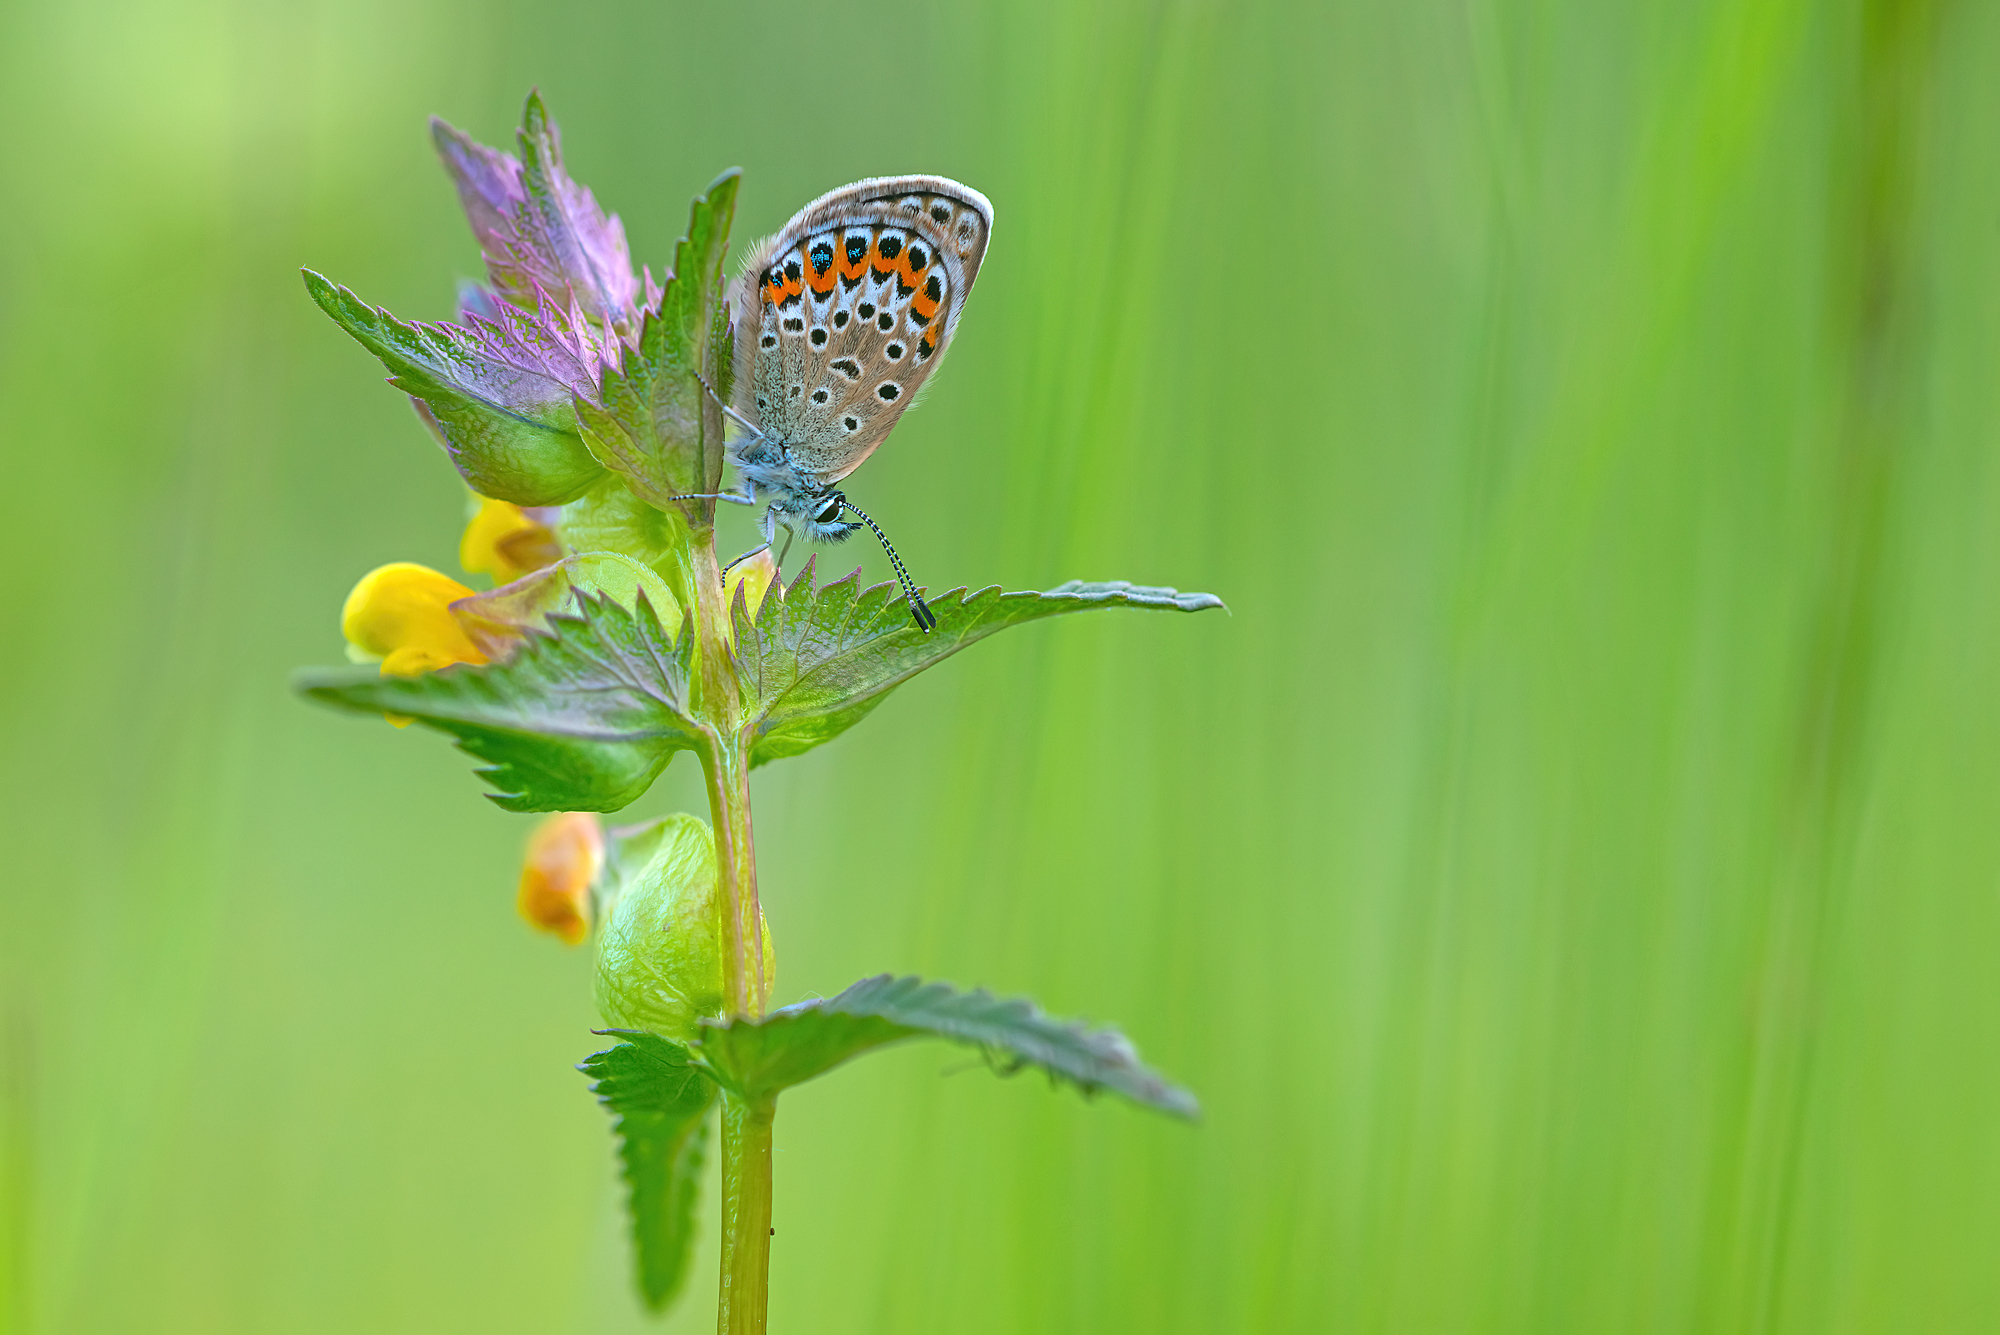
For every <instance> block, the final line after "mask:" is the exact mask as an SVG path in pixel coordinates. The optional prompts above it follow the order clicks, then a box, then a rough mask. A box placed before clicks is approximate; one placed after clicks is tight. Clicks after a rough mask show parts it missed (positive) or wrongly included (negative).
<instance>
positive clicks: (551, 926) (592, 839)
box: [515, 811, 604, 946]
mask: <svg viewBox="0 0 2000 1335" xmlns="http://www.w3.org/2000/svg"><path fill="white" fill-rule="evenodd" d="M603 869H604V829H603V827H602V826H600V825H599V824H598V823H597V817H595V816H593V815H591V814H590V813H589V812H587V811H563V812H558V813H557V814H556V815H553V816H550V817H549V818H548V819H547V820H545V821H543V822H542V823H541V824H539V825H537V826H536V827H535V832H534V833H533V834H531V835H529V836H528V855H527V857H526V859H525V860H524V861H523V862H522V864H521V891H520V894H519V896H518V897H517V898H516V900H515V906H516V907H517V908H519V909H520V911H521V917H522V918H524V919H526V920H527V923H528V925H529V926H530V927H532V928H534V929H535V930H536V931H538V932H547V933H549V934H550V935H551V936H559V937H561V938H562V939H563V941H564V942H565V943H567V944H569V945H572V946H574V945H578V944H580V943H581V942H582V941H583V938H584V937H586V936H588V935H589V934H590V887H591V886H593V885H595V884H596V883H597V876H598V873H599V872H601V871H602V870H603Z"/></svg>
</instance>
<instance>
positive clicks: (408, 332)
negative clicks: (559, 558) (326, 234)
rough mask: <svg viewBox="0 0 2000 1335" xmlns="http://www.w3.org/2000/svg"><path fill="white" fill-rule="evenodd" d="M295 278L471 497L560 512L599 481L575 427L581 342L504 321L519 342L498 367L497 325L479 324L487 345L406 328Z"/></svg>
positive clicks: (463, 335)
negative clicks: (420, 410) (411, 413)
mask: <svg viewBox="0 0 2000 1335" xmlns="http://www.w3.org/2000/svg"><path fill="white" fill-rule="evenodd" d="M302 272H303V273H304V275H305V281H306V290H307V291H308V292H310V293H311V294H312V298H313V300H314V301H315V302H317V303H318V305H319V308H320V309H321V310H323V311H325V312H326V313H327V315H328V316H329V317H331V318H332V320H333V321H334V323H335V324H338V325H339V326H340V327H341V328H342V329H345V330H346V331H347V332H348V333H349V334H350V335H351V336H352V337H353V338H354V340H355V342H357V343H359V344H361V346H362V347H364V348H367V349H368V350H369V351H370V352H372V353H374V354H375V356H376V358H377V359H378V360H380V361H381V363H382V365H383V366H385V367H387V368H388V370H389V371H390V373H391V374H390V381H389V383H391V384H392V385H394V386H395V387H396V388H398V389H400V390H402V391H403V392H404V393H406V394H408V395H409V396H410V397H412V398H413V399H416V400H418V401H419V402H420V403H422V404H423V405H424V406H425V408H426V409H428V413H429V419H430V422H431V423H432V425H433V426H434V428H435V430H436V431H437V433H438V436H439V442H440V443H441V444H442V445H443V446H444V448H445V451H446V453H447V454H449V455H450V456H451V461H452V463H453V464H454V465H455V466H456V467H457V468H458V470H459V472H460V473H461V474H463V475H464V477H465V480H466V481H467V482H468V483H469V484H471V486H472V489H473V490H474V491H477V492H478V493H479V494H480V495H482V496H491V497H494V498H495V499H497V500H503V501H512V502H514V503H515V504H516V505H561V504H563V503H564V502H567V501H572V500H575V499H576V498H577V497H578V496H581V495H583V494H584V493H585V492H586V491H588V490H589V489H590V488H591V487H592V486H593V485H594V484H595V483H596V482H597V481H598V479H600V478H602V477H603V476H604V466H603V465H602V464H600V463H599V462H598V461H597V460H596V459H595V458H593V457H592V456H591V453H590V451H589V449H587V448H586V447H585V445H584V441H583V437H582V436H581V434H579V432H578V430H577V425H576V406H575V405H576V401H577V391H578V390H579V389H589V388H590V386H591V384H592V381H591V373H590V370H589V362H590V361H591V360H594V359H595V357H596V355H597V354H596V353H595V352H594V351H593V350H592V347H591V346H590V345H588V341H587V340H584V339H582V337H581V336H578V337H577V338H575V339H570V340H569V341H570V342H574V343H575V346H573V347H572V346H569V342H566V341H565V340H566V339H567V338H568V334H567V333H565V332H564V331H552V330H550V329H545V328H542V327H540V326H538V325H536V324H535V321H534V320H533V319H532V318H531V317H528V316H526V315H521V314H519V313H510V315H509V319H510V321H511V322H512V323H513V324H517V325H519V326H520V330H519V331H517V332H520V334H521V338H520V339H519V340H516V342H515V343H514V344H513V345H512V346H513V347H514V350H515V354H516V356H515V360H513V361H509V360H504V359H502V358H501V357H500V356H499V355H498V351H499V350H501V349H503V348H504V347H506V346H507V344H506V339H507V338H508V337H509V333H508V330H507V329H505V328H503V327H501V326H499V325H492V324H491V323H490V322H489V324H488V325H487V326H485V329H486V331H487V334H488V335H490V337H486V338H482V336H481V335H480V334H478V333H476V332H474V331H471V330H467V329H461V328H459V327H457V326H456V325H443V324H424V323H410V322H406V321H403V320H399V319H397V318H396V317H395V316H393V315H391V314H389V312H388V311H386V310H384V309H382V308H381V307H379V306H370V305H369V304H368V303H367V302H365V301H363V300H361V298H359V297H357V296H355V295H354V293H352V292H350V291H349V290H347V289H346V288H344V287H340V286H339V285H337V284H335V283H332V282H329V281H328V280H327V279H325V278H324V277H322V276H321V275H319V274H317V273H314V272H313V271H312V270H311V269H306V270H303V271H302ZM570 332H573V331H570ZM528 344H532V345H533V347H532V350H530V349H529V348H528V346H527V345H528ZM558 362H559V363H560V365H557V364H556V363H558ZM522 363H532V364H533V366H534V367H536V368H539V369H530V366H528V365H524V364H522Z"/></svg>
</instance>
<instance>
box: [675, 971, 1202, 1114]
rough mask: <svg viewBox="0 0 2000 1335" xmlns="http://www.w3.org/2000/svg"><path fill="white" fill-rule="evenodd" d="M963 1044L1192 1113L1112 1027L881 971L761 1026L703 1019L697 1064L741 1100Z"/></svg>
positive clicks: (1006, 1062) (1192, 1105) (1182, 1096)
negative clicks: (926, 1045) (869, 1057)
mask: <svg viewBox="0 0 2000 1335" xmlns="http://www.w3.org/2000/svg"><path fill="white" fill-rule="evenodd" d="M926 1037H928V1038H942V1039H948V1040H950V1041H951V1042H954V1043H967V1044H971V1045H973V1046H975V1047H978V1048H981V1049H983V1050H984V1051H985V1052H986V1053H987V1054H988V1055H989V1056H991V1057H994V1058H998V1059H999V1060H1000V1063H1001V1065H1002V1066H1003V1067H1005V1068H1007V1069H1018V1068H1020V1067H1023V1066H1034V1067H1037V1068H1039V1069H1041V1070H1043V1071H1046V1072H1047V1073H1048V1074H1049V1075H1050V1076H1051V1077H1053V1078H1055V1079H1057V1080H1064V1081H1068V1082H1069V1083H1071V1084H1073V1085H1075V1086H1077V1087H1078V1088H1079V1089H1081V1090H1083V1091H1084V1092H1085V1093H1086V1094H1093V1093H1096V1092H1097V1091H1098V1090H1101V1089H1108V1090H1111V1091H1113V1092H1114V1093H1118V1094H1122V1095H1124V1096H1125V1097H1126V1098H1128V1099H1131V1100H1132V1101H1133V1102H1135V1103H1140V1104H1144V1105H1145V1106H1146V1107H1148V1108H1156V1109H1158V1110H1159V1111H1161V1112H1165V1113H1171V1114H1173V1115H1174V1116H1176V1117H1187V1118H1192V1117H1195V1116H1197V1115H1198V1114H1199V1113H1200V1106H1199V1105H1198V1104H1197V1103H1196V1102H1195V1098H1194V1095H1192V1094H1190V1093H1188V1092H1187V1091H1186V1090H1184V1089H1180V1088H1178V1087H1176V1086H1174V1085H1170V1084H1168V1083H1167V1082H1166V1081H1165V1080H1164V1079H1162V1078H1161V1077H1160V1075H1159V1074H1158V1073H1157V1072H1155V1071H1153V1070H1151V1069H1150V1068H1148V1067H1147V1066H1145V1065H1144V1064H1143V1063H1141V1062H1140V1060H1139V1054H1138V1053H1137V1052H1136V1051H1135V1050H1134V1049H1133V1047H1132V1044H1131V1042H1130V1040H1128V1039H1127V1038H1126V1037H1125V1036H1124V1035H1123V1034H1121V1033H1119V1032H1118V1031H1117V1030H1115V1029H1091V1028H1088V1027H1086V1026H1085V1025H1083V1024H1081V1023H1078V1022H1076V1021H1073V1020H1058V1019H1055V1018H1053V1017H1051V1016H1049V1015H1047V1014H1044V1013H1043V1012H1042V1011H1041V1010H1040V1009H1039V1008H1038V1007H1036V1006H1035V1005H1034V1003H1032V1002H1029V1001H1025V1000H1022V999H1020V998H1010V999H1002V998H999V997H995V996H994V995H993V994H992V993H990V992H988V991H986V990H985V989H984V988H980V989H978V990H976V991H972V992H960V991H957V990H956V989H954V988H952V987H951V986H950V985H948V984H945V983H926V982H924V981H923V980H922V979H921V978H897V977H894V976H892V975H890V974H882V975H881V976H879V977H876V978H864V979H862V980H861V981H860V982H858V983H856V984H855V985H854V986H852V987H850V988H848V989H847V990H846V991H845V992H842V993H841V994H840V995H839V996H837V997H833V998H831V999H829V1000H825V1001H804V1002H800V1003H799V1004H798V1005H796V1006H786V1007H784V1008H783V1009H782V1010H776V1011H773V1012H771V1013H770V1014H769V1015H767V1016H765V1017H764V1018H763V1019H762V1020H760V1021H750V1020H741V1019H738V1020H714V1021H703V1023H702V1037H701V1043H700V1045H699V1047H698V1048H697V1049H696V1052H695V1056H696V1058H697V1059H698V1060H699V1061H700V1062H701V1063H702V1064H703V1065H705V1066H706V1067H707V1068H708V1069H709V1070H710V1071H711V1072H713V1073H714V1075H715V1077H716V1079H717V1080H719V1081H720V1082H722V1083H723V1084H724V1085H726V1086H728V1087H729V1088H731V1089H733V1090H736V1091H738V1092H739V1093H742V1094H743V1095H745V1096H746V1097H749V1098H759V1097H764V1096H768V1095H771V1094H775V1093H777V1092H778V1091H779V1090H782V1089H787V1088H790V1087H791V1086H793V1085H796V1084H801V1083H803V1082H805V1081H807V1080H810V1079H812V1078H813V1077H814V1076H817V1075H822V1074H824V1073H825V1072H827V1071H829V1070H831V1069H832V1068H833V1067H835V1066H838V1065H840V1063H842V1062H844V1061H846V1060H848V1059H849V1058H850V1057H856V1056H859V1055H860V1054H862V1053H864V1052H867V1051H869V1050H871V1049H873V1048H878V1047H881V1046H883V1045H884V1044H887V1043H895V1042H899V1041H901V1040H903V1039H906V1038H926Z"/></svg>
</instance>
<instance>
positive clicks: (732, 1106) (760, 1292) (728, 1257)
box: [715, 1092, 778, 1335]
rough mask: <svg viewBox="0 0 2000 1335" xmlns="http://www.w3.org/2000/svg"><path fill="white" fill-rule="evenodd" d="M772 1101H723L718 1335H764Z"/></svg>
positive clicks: (735, 1098)
mask: <svg viewBox="0 0 2000 1335" xmlns="http://www.w3.org/2000/svg"><path fill="white" fill-rule="evenodd" d="M777 1111H778V1102H777V1100H776V1099H775V1098H766V1099H759V1100H756V1101H754V1102H753V1101H751V1100H748V1099H745V1098H743V1097H741V1096H740V1095H736V1094H731V1093H727V1092H725V1093H724V1094H723V1096H722V1289H721V1292H720V1293H719V1295H718V1297H717V1302H716V1316H715V1329H716V1331H717V1333H718V1335H763V1332H764V1322H765V1319H766V1311H767V1307H768V1298H769V1289H770V1277H771V1121H772V1119H773V1118H774V1117H775V1116H776V1115H777Z"/></svg>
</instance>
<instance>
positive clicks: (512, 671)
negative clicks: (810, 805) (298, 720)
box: [295, 594, 699, 811]
mask: <svg viewBox="0 0 2000 1335" xmlns="http://www.w3.org/2000/svg"><path fill="white" fill-rule="evenodd" d="M545 624H546V626H547V630H546V632H545V633H537V634H535V635H533V636H531V637H530V638H529V639H528V640H527V641H526V643H524V644H523V645H522V646H521V648H520V650H519V651H518V652H516V653H515V654H514V655H513V656H512V657H510V658H508V659H507V660H505V661H504V662H496V663H489V664H486V665H485V666H474V665H472V664H468V663H460V664H457V665H455V666H452V667H448V668H444V669H442V670H441V671H438V672H432V673H428V674H426V675H424V676H421V677H384V676H366V675H361V674H360V673H359V672H358V671H356V670H351V669H350V670H347V671H312V672H305V673H301V674H300V675H299V677H298V678H297V680H296V682H295V687H296V689H297V690H299V691H300V692H301V693H303V694H305V695H307V696H310V697H311V698H312V699H315V700H319V701H321V702H323V703H325V704H330V705H335V706H338V707H340V708H343V709H352V710H359V711H363V712H367V713H388V714H399V715H406V716H408V717H411V718H414V719H415V720H416V721H417V722H419V723H423V724H426V725H428V726H430V727H432V728H435V729H437V730H438V731H440V732H445V733H449V734H451V735H452V736H453V737H455V738H457V739H458V744H459V746H460V747H461V748H462V749H464V750H465V751H467V752H469V753H471V754H472V755H475V756H477V757H479V758H480V759H482V760H487V761H491V762H492V765H491V767H490V768H487V769H483V770H481V771H480V774H481V776H482V777H483V778H485V779H486V780H487V782H489V783H491V784H492V785H493V786H494V787H495V788H496V789H498V790H499V791H498V792H497V793H494V794H491V796H492V798H493V800H494V801H495V802H497V803H499V805H501V806H503V807H505V808H507V809H508V810H509V811H616V810H618V809H619V808H621V807H624V806H627V805H629V804H630V803H631V802H632V801H634V800H635V799H636V798H638V797H639V796H640V794H642V793H644V792H645V791H646V789H647V788H649V787H650V786H652V782H653V780H654V779H655V778H657V777H658V776H659V773H660V771H661V770H662V769H664V768H666V764H667V762H668V761H669V760H671V759H672V758H673V755H674V753H675V752H676V751H682V750H688V749H691V748H692V747H694V746H695V745H696V744H697V741H698V738H699V732H698V729H697V727H696V725H695V723H694V721H693V720H692V719H691V718H690V717H689V716H688V712H687V681H688V662H689V657H690V652H691V650H692V647H693V644H694V637H693V635H692V634H691V633H690V632H689V631H688V629H687V628H686V626H685V625H683V626H682V628H681V630H680V635H679V640H678V644H677V643H676V641H675V640H674V639H672V638H670V637H669V636H668V634H667V632H666V630H665V629H664V628H663V627H662V626H661V625H660V622H659V620H658V618H657V617H656V616H655V615H654V612H653V607H652V604H651V602H650V601H648V600H647V599H646V598H645V597H644V596H643V594H642V595H641V596H639V597H638V598H637V599H636V601H635V603H634V605H633V607H632V608H630V609H627V608H624V607H621V606H619V605H618V603H617V602H615V601H613V600H612V599H611V598H609V597H587V598H583V599H582V600H581V601H580V604H579V611H578V614H577V615H574V616H570V615H563V616H554V617H550V618H549V619H548V620H547V622H546V623H545Z"/></svg>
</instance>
